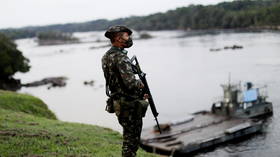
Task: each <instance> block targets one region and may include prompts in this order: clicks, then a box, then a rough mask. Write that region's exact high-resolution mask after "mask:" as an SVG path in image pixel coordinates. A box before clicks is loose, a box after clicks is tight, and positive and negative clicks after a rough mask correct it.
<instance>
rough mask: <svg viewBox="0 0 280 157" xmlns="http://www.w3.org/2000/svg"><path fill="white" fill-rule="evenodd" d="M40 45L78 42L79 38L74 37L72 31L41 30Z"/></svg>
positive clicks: (38, 35) (39, 35) (39, 34)
mask: <svg viewBox="0 0 280 157" xmlns="http://www.w3.org/2000/svg"><path fill="white" fill-rule="evenodd" d="M37 39H38V43H39V45H56V44H68V43H76V42H78V41H79V40H78V38H75V37H73V35H72V33H64V32H58V31H47V32H40V33H38V34H37Z"/></svg>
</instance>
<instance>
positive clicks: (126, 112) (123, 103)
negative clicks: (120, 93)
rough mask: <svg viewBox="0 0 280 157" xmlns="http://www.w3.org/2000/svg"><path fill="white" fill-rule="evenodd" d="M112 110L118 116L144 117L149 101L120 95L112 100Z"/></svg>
mask: <svg viewBox="0 0 280 157" xmlns="http://www.w3.org/2000/svg"><path fill="white" fill-rule="evenodd" d="M113 104H114V111H115V113H116V115H117V116H118V117H129V116H132V117H145V115H146V111H147V108H148V106H149V103H148V102H147V101H145V100H140V99H133V100H132V99H129V98H127V97H120V98H119V99H117V100H114V101H113Z"/></svg>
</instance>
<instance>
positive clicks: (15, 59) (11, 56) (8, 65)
mask: <svg viewBox="0 0 280 157" xmlns="http://www.w3.org/2000/svg"><path fill="white" fill-rule="evenodd" d="M28 63H29V60H28V59H27V58H25V57H24V56H23V55H22V52H21V51H19V50H18V49H17V45H16V44H15V43H14V42H13V41H11V40H10V39H8V38H7V37H6V36H5V35H3V34H0V80H1V79H9V78H11V77H12V76H13V75H14V74H15V73H16V72H28V71H29V69H30V66H29V65H28Z"/></svg>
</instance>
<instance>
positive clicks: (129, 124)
mask: <svg viewBox="0 0 280 157" xmlns="http://www.w3.org/2000/svg"><path fill="white" fill-rule="evenodd" d="M118 120H119V123H120V124H121V126H122V127H123V146H122V156H123V157H135V156H136V152H137V150H138V148H139V145H140V136H141V131H142V124H143V123H142V118H139V117H132V116H129V117H119V118H118Z"/></svg>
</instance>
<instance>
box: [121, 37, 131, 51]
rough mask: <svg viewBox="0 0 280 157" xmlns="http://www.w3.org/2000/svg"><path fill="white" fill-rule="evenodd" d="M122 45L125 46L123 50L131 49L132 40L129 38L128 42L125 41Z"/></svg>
mask: <svg viewBox="0 0 280 157" xmlns="http://www.w3.org/2000/svg"><path fill="white" fill-rule="evenodd" d="M123 40H124V39H123ZM124 44H125V46H124V48H129V47H131V46H132V45H133V41H132V39H131V38H130V37H129V38H128V40H125V42H124Z"/></svg>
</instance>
